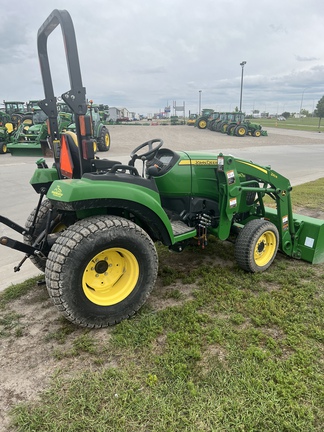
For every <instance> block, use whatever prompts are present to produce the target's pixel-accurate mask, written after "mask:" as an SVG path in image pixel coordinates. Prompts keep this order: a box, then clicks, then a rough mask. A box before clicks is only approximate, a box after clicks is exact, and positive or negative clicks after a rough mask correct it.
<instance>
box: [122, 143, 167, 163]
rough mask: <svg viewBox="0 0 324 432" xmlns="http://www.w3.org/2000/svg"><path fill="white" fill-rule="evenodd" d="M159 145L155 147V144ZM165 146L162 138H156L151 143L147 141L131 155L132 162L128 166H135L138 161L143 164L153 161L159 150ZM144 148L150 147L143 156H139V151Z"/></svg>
mask: <svg viewBox="0 0 324 432" xmlns="http://www.w3.org/2000/svg"><path fill="white" fill-rule="evenodd" d="M155 143H157V144H156V145H155V146H153V144H155ZM162 146H163V140H161V139H160V138H155V139H152V140H150V141H146V142H145V143H143V144H141V145H139V146H138V147H136V148H135V149H134V150H133V151H132V152H131V154H130V157H131V160H130V161H129V163H128V165H130V166H134V163H135V161H136V159H140V160H142V161H143V162H144V161H146V160H151V159H153V157H154V156H155V155H156V153H157V152H158V150H159V148H161V147H162ZM144 147H148V150H147V151H146V152H144V153H142V154H137V152H138V151H139V150H141V149H142V148H144Z"/></svg>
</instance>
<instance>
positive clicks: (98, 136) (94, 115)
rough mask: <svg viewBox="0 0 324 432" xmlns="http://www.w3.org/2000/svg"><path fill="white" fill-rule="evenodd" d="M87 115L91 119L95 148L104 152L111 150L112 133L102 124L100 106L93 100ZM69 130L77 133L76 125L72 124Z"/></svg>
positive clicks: (89, 104) (90, 102)
mask: <svg viewBox="0 0 324 432" xmlns="http://www.w3.org/2000/svg"><path fill="white" fill-rule="evenodd" d="M87 115H88V116H89V117H90V119H91V128H92V132H91V136H92V138H94V139H95V142H96V144H95V147H96V148H97V149H98V150H99V151H102V152H104V151H108V150H109V149H110V133H109V130H108V128H107V126H105V124H104V123H103V122H102V118H101V115H100V111H99V105H95V104H94V103H93V101H92V100H90V101H89V103H88V111H87ZM68 130H70V131H75V130H76V124H75V123H72V124H70V126H69V127H68Z"/></svg>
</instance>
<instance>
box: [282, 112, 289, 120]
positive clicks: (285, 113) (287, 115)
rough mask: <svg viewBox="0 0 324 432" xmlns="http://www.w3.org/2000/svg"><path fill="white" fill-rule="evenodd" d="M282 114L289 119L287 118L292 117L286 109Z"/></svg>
mask: <svg viewBox="0 0 324 432" xmlns="http://www.w3.org/2000/svg"><path fill="white" fill-rule="evenodd" d="M281 115H282V116H283V117H285V118H286V119H287V118H289V117H290V112H288V111H285V112H283V113H282V114H281Z"/></svg>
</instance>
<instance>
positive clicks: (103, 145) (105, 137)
mask: <svg viewBox="0 0 324 432" xmlns="http://www.w3.org/2000/svg"><path fill="white" fill-rule="evenodd" d="M109 149H110V134H109V131H108V129H107V128H106V126H103V127H102V128H101V131H100V136H99V137H98V150H99V151H108V150H109Z"/></svg>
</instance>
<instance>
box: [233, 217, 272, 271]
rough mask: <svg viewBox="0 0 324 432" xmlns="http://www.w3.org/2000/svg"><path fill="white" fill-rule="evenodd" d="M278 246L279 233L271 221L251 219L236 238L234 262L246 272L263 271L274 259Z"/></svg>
mask: <svg viewBox="0 0 324 432" xmlns="http://www.w3.org/2000/svg"><path fill="white" fill-rule="evenodd" d="M278 246H279V233H278V230H277V227H276V226H275V225H274V224H273V223H271V222H268V221H266V220H263V219H254V220H251V221H250V222H248V223H247V224H246V225H245V226H244V228H243V229H242V230H241V231H240V233H239V235H238V237H237V239H236V242H235V258H236V262H237V264H238V265H239V266H240V267H241V268H242V269H243V270H246V271H248V272H252V273H257V272H262V271H265V270H267V268H269V267H270V265H271V264H272V262H273V260H274V259H275V257H276V254H277V251H278Z"/></svg>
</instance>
